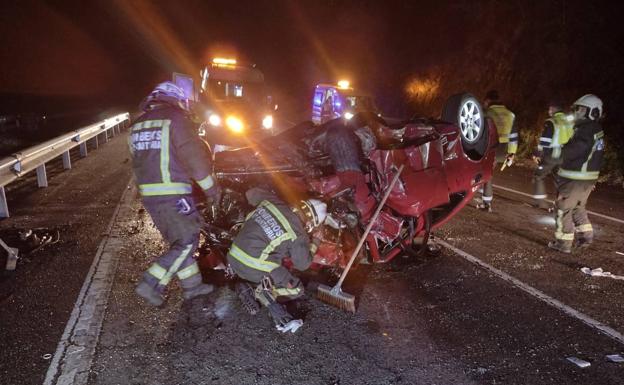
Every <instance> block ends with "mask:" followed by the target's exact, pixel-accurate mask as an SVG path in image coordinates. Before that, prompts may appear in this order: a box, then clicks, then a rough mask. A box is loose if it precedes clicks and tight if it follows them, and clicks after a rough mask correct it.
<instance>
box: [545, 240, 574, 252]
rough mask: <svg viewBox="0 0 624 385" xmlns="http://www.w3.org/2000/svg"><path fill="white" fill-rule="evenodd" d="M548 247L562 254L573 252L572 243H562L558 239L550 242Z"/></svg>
mask: <svg viewBox="0 0 624 385" xmlns="http://www.w3.org/2000/svg"><path fill="white" fill-rule="evenodd" d="M548 247H549V248H551V249H553V250H557V251H560V252H562V253H566V254H570V253H571V252H572V241H562V240H559V239H558V240H556V241H551V242H548Z"/></svg>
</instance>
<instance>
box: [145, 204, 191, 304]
mask: <svg viewBox="0 0 624 385" xmlns="http://www.w3.org/2000/svg"><path fill="white" fill-rule="evenodd" d="M181 198H184V199H186V202H188V206H187V207H186V208H187V210H186V211H188V212H187V213H186V214H184V213H181V212H179V210H180V205H179V200H180V199H181ZM143 206H144V207H145V209H146V210H147V211H148V212H149V214H150V216H151V217H152V221H153V222H154V225H155V226H156V228H157V229H158V231H160V233H161V235H162V237H163V238H164V240H165V242H167V243H168V245H169V249H168V250H167V251H166V252H165V253H164V254H162V255H161V256H160V257H158V258H156V260H155V261H154V263H153V264H152V265H151V266H150V267H149V269H148V270H147V271H146V272H145V274H144V276H143V279H144V281H145V282H147V283H148V284H150V285H151V286H152V287H154V288H155V289H156V290H157V291H158V292H160V293H162V292H164V290H165V288H166V286H167V284H168V283H169V282H171V279H172V278H174V276H175V277H177V278H178V279H179V280H180V286H182V288H183V289H184V290H188V289H191V288H193V287H195V286H197V285H199V284H201V283H202V280H201V274H200V272H199V266H198V265H197V262H196V261H195V259H194V254H195V251H196V250H197V246H198V242H199V232H200V227H201V224H202V218H201V215H200V214H199V212H197V209H196V207H195V204H194V203H193V200H192V198H191V197H190V196H168V197H145V198H144V199H143Z"/></svg>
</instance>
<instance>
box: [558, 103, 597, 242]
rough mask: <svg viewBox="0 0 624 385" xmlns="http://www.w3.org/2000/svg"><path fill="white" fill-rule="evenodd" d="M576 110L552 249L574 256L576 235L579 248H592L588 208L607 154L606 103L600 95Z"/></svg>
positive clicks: (565, 150) (561, 174)
mask: <svg viewBox="0 0 624 385" xmlns="http://www.w3.org/2000/svg"><path fill="white" fill-rule="evenodd" d="M573 109H574V119H575V125H574V134H573V135H572V138H570V140H569V141H568V143H566V144H565V146H563V150H562V154H561V156H562V161H561V166H560V168H559V171H558V172H557V174H558V176H559V180H558V186H557V187H558V193H557V201H556V204H555V206H556V207H555V208H556V210H557V217H556V222H557V229H556V232H555V240H554V241H552V242H550V243H549V244H548V247H550V248H551V249H555V250H558V251H561V252H563V253H570V252H571V251H572V244H573V242H574V236H575V233H576V242H575V246H579V247H585V246H588V245H589V244H590V243H591V242H592V241H593V238H594V231H593V228H592V225H591V223H590V222H589V218H587V211H586V210H585V205H586V204H587V199H588V198H589V194H590V193H591V191H592V190H593V189H594V186H595V185H596V180H598V176H599V173H600V167H601V166H602V158H603V155H604V147H605V146H604V133H603V131H602V126H601V125H600V123H598V120H599V119H600V117H601V116H602V101H601V100H600V99H599V98H598V97H597V96H596V95H591V94H589V95H585V96H583V97H581V98H580V99H578V100H577V101H576V102H575V103H574V106H573Z"/></svg>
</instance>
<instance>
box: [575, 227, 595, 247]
mask: <svg viewBox="0 0 624 385" xmlns="http://www.w3.org/2000/svg"><path fill="white" fill-rule="evenodd" d="M593 241H594V232H593V231H587V232H584V233H577V238H576V239H575V240H574V247H589V245H591V243H592V242H593Z"/></svg>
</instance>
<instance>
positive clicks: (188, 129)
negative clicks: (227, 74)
mask: <svg viewBox="0 0 624 385" xmlns="http://www.w3.org/2000/svg"><path fill="white" fill-rule="evenodd" d="M141 109H142V110H143V111H144V113H143V115H141V117H140V118H139V119H137V121H136V123H135V124H134V125H133V126H132V133H131V136H130V150H131V152H132V160H133V168H134V174H135V176H136V180H137V184H138V186H139V191H140V193H141V195H142V197H143V205H144V206H145V208H146V209H147V211H148V212H149V214H150V216H151V217H152V220H153V221H154V224H155V225H156V228H158V230H159V231H160V233H161V234H162V236H163V238H164V239H165V241H167V243H168V244H169V250H168V251H167V252H166V253H164V254H163V255H161V256H160V257H158V258H157V260H156V261H155V262H154V263H153V264H152V265H151V266H150V268H149V269H148V270H147V271H146V272H145V274H144V275H143V279H142V280H141V282H140V283H139V284H138V286H137V288H136V293H137V294H138V295H140V296H141V297H143V298H144V299H145V300H147V302H149V303H150V304H151V305H154V306H160V305H161V304H162V303H163V301H164V298H163V293H164V291H165V288H166V286H167V284H168V283H169V282H170V281H171V279H172V278H173V277H174V275H175V276H177V278H178V279H179V280H180V286H182V289H183V290H184V293H183V297H184V298H185V299H191V298H194V297H196V296H199V295H204V294H208V293H210V292H211V291H212V290H213V286H212V285H209V284H204V283H202V278H201V274H200V272H199V268H198V265H197V262H196V261H195V259H194V258H193V254H194V253H195V250H196V249H197V244H198V241H199V231H200V226H201V221H202V218H201V216H200V214H199V213H198V212H197V210H196V207H195V203H194V202H193V199H192V198H191V191H192V184H193V183H196V184H197V185H199V187H201V189H202V190H203V191H204V193H205V194H206V196H207V197H208V198H209V199H213V198H216V197H217V196H218V195H219V189H218V187H217V186H216V185H215V183H214V179H213V178H212V170H211V168H210V159H211V157H210V151H209V149H208V147H207V146H206V145H205V144H203V142H201V140H200V139H199V137H198V136H197V130H196V129H195V127H193V124H192V123H191V121H190V120H189V118H188V115H187V112H188V111H187V99H186V97H185V95H184V91H183V90H182V89H180V88H179V87H178V86H176V85H175V84H173V83H171V82H164V83H161V84H159V85H158V86H156V88H155V89H154V91H152V93H151V94H150V95H149V96H148V97H147V98H146V99H145V100H144V101H143V102H142V103H141Z"/></svg>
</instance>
